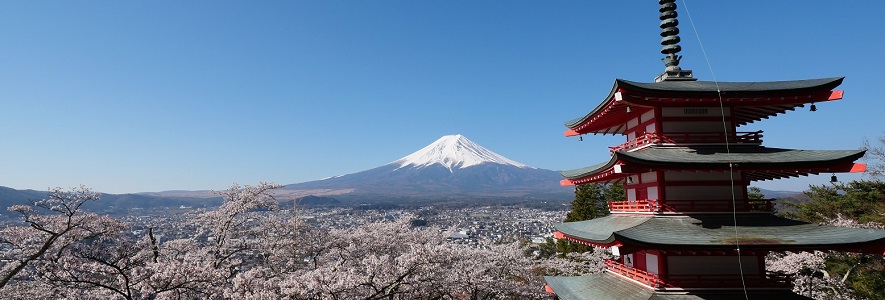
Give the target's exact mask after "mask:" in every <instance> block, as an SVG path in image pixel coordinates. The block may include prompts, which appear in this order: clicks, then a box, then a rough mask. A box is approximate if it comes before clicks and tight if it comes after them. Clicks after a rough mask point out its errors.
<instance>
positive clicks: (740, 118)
mask: <svg viewBox="0 0 885 300" xmlns="http://www.w3.org/2000/svg"><path fill="white" fill-rule="evenodd" d="M843 79H844V77H833V78H820V79H806V80H791V81H764V82H715V81H661V82H654V83H642V82H634V81H629V80H623V79H616V80H615V84H614V86H613V87H612V89H611V92H609V95H608V96H607V97H606V98H605V99H604V100H603V101H602V102H601V103H600V104H599V105H598V106H596V108H594V109H593V110H592V111H590V112H589V113H587V114H586V115H584V116H583V117H580V118H577V119H574V120H570V121H567V122H565V126H566V127H568V128H569V129H568V130H567V131H566V135H567V136H571V135H578V134H586V133H601V134H609V133H610V134H622V133H623V128H621V126H620V125H622V124H623V123H625V122H626V121H627V120H628V119H630V115H629V114H630V112H629V111H628V110H627V109H626V108H627V107H628V106H636V107H660V106H680V107H686V106H688V107H691V106H699V107H700V106H704V107H710V106H717V107H718V106H719V105H720V97H721V101H722V104H723V105H724V106H727V107H734V112H733V113H734V116H735V120H736V122H737V124H736V125H745V124H748V123H751V122H754V121H759V120H762V119H765V118H768V117H770V116H774V115H777V114H780V113H784V112H786V111H788V110H793V109H795V108H796V107H802V106H804V105H805V104H806V103H814V102H823V101H829V100H838V99H841V98H842V91H832V89H834V88H835V87H837V86H839V85H840V84H842V80H843ZM720 92H721V94H720Z"/></svg>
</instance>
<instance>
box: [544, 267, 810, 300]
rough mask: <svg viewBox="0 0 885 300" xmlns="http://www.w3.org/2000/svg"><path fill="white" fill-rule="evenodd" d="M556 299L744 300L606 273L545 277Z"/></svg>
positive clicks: (775, 295) (790, 299)
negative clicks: (652, 286) (665, 288)
mask: <svg viewBox="0 0 885 300" xmlns="http://www.w3.org/2000/svg"><path fill="white" fill-rule="evenodd" d="M544 280H545V281H547V286H549V287H550V288H551V289H552V290H553V291H554V292H555V293H556V296H557V297H559V299H563V300H591V299H593V300H608V299H612V300H704V299H722V300H743V299H746V298H745V295H744V292H743V291H742V290H733V291H698V292H693V293H685V292H681V293H678V292H677V293H674V292H655V291H652V290H649V289H647V288H644V287H641V286H638V285H635V284H632V283H630V282H627V281H626V280H622V279H619V278H617V277H615V276H614V275H611V274H609V273H602V274H591V275H584V276H544ZM748 296H750V299H781V300H808V299H811V298H808V297H805V296H801V295H798V294H795V293H793V292H791V291H789V290H767V291H748Z"/></svg>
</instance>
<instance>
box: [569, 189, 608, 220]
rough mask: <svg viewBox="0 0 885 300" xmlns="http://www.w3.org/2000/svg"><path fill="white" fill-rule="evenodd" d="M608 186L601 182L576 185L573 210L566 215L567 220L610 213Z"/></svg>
mask: <svg viewBox="0 0 885 300" xmlns="http://www.w3.org/2000/svg"><path fill="white" fill-rule="evenodd" d="M607 189H608V188H607V187H606V186H604V185H602V184H599V183H591V184H582V185H578V186H575V200H573V201H572V211H570V212H569V213H568V214H567V215H566V216H565V221H566V222H574V221H584V220H590V219H595V218H598V217H602V216H605V215H607V214H608V202H607V201H606V199H605V196H606V195H605V192H606V190H607Z"/></svg>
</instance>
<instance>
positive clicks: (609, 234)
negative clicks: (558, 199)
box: [553, 215, 652, 244]
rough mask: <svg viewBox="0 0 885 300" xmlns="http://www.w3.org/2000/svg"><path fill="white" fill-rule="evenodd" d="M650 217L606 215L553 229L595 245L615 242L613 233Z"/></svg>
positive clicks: (568, 223) (567, 223)
mask: <svg viewBox="0 0 885 300" xmlns="http://www.w3.org/2000/svg"><path fill="white" fill-rule="evenodd" d="M651 218H652V217H648V216H645V217H642V216H614V215H608V216H605V217H601V218H596V219H591V220H587V221H578V222H566V223H555V224H553V227H554V228H556V231H559V232H561V233H563V234H565V235H568V236H571V237H575V238H580V239H583V240H587V241H590V242H594V243H597V244H609V243H612V242H614V241H615V235H614V234H615V233H616V232H620V231H622V230H625V229H629V228H631V227H634V226H638V225H641V224H642V223H644V222H646V221H648V220H650V219H651Z"/></svg>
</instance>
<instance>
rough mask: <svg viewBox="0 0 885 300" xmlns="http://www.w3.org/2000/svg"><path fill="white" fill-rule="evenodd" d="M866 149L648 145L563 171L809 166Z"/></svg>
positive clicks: (844, 159) (572, 174) (570, 174)
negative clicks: (631, 167) (621, 164)
mask: <svg viewBox="0 0 885 300" xmlns="http://www.w3.org/2000/svg"><path fill="white" fill-rule="evenodd" d="M865 152H866V151H865V150H795V149H780V148H769V147H763V146H749V147H731V148H730V149H726V148H724V147H658V146H654V147H649V148H648V149H645V150H642V151H634V152H626V151H618V152H615V153H614V155H612V157H611V159H609V161H607V162H604V163H601V164H597V165H593V166H589V167H584V168H580V169H575V170H566V171H561V172H560V174H561V175H562V176H563V177H564V178H566V179H578V178H583V177H586V176H591V175H594V174H597V173H599V172H602V171H605V170H607V169H608V168H611V167H612V166H614V165H615V164H616V163H617V162H618V161H621V162H624V163H626V164H628V165H629V164H637V165H645V166H658V165H666V166H668V167H671V168H673V167H676V166H675V165H676V164H681V165H683V166H690V167H711V166H727V164H729V163H733V164H737V166H738V167H737V169H751V168H754V167H757V168H759V167H774V166H784V167H786V166H806V165H821V164H835V163H850V162H854V161H855V160H857V159H860V158H861V157H862V156H863V155H864V153H865Z"/></svg>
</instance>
